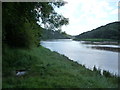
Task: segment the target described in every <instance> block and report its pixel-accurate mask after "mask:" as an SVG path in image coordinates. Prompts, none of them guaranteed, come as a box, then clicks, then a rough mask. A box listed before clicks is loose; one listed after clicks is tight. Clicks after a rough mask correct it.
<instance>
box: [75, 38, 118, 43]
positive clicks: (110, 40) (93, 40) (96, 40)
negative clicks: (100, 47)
mask: <svg viewBox="0 0 120 90" xmlns="http://www.w3.org/2000/svg"><path fill="white" fill-rule="evenodd" d="M74 40H77V41H91V42H104V41H107V42H118V41H119V40H113V39H98V38H94V39H93V38H87V39H77V38H75V39H74Z"/></svg>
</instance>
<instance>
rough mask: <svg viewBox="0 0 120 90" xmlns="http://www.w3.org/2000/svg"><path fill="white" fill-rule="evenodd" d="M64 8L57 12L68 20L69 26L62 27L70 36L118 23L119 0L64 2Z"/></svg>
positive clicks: (67, 0)
mask: <svg viewBox="0 0 120 90" xmlns="http://www.w3.org/2000/svg"><path fill="white" fill-rule="evenodd" d="M64 1H66V2H67V4H65V5H64V6H62V7H60V8H58V9H57V8H56V9H55V10H56V11H57V12H58V13H59V14H61V15H63V16H64V17H66V18H69V24H68V25H67V26H63V27H62V31H65V32H66V33H67V34H70V35H78V34H80V33H83V32H86V31H90V30H92V29H95V28H97V27H100V26H102V25H106V24H108V23H111V22H115V21H118V2H119V0H64Z"/></svg>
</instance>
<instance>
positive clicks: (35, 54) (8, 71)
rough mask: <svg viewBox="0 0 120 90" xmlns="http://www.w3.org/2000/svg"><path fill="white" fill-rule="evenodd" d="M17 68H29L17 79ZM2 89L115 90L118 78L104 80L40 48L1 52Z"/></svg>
mask: <svg viewBox="0 0 120 90" xmlns="http://www.w3.org/2000/svg"><path fill="white" fill-rule="evenodd" d="M16 69H29V71H28V72H27V74H26V75H24V76H21V77H17V76H15V73H14V71H15V70H16ZM2 86H3V88H117V87H118V78H117V77H105V76H102V75H100V74H99V73H98V72H97V71H95V70H94V71H91V70H88V69H86V68H85V67H84V66H83V65H80V64H78V63H77V62H73V61H72V60H69V59H68V58H67V57H66V56H64V55H60V54H58V53H56V52H51V51H50V50H49V49H46V48H44V47H42V46H40V47H39V48H32V49H31V50H29V49H17V48H16V49H15V48H9V47H6V48H5V49H4V50H3V84H2Z"/></svg>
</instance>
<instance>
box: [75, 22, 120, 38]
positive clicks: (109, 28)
mask: <svg viewBox="0 0 120 90" xmlns="http://www.w3.org/2000/svg"><path fill="white" fill-rule="evenodd" d="M119 25H120V22H114V23H109V24H107V25H105V26H101V27H98V28H96V29H93V30H91V31H88V32H84V33H82V34H80V35H78V36H76V38H75V39H99V40H100V39H113V40H120V38H119V36H120V32H119Z"/></svg>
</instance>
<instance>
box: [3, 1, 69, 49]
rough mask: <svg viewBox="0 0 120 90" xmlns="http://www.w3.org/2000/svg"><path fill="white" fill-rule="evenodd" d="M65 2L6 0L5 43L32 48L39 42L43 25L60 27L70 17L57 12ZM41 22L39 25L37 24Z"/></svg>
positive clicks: (4, 7)
mask: <svg viewBox="0 0 120 90" xmlns="http://www.w3.org/2000/svg"><path fill="white" fill-rule="evenodd" d="M64 4H65V3H64V2H55V3H54V2H7V3H6V2H5V3H3V4H2V11H3V13H2V14H3V15H2V16H3V19H2V23H3V26H2V27H3V34H2V39H3V43H6V44H8V45H9V46H12V47H22V48H31V47H33V46H36V45H38V44H39V41H40V37H41V30H42V26H43V25H44V28H46V29H55V30H57V29H59V28H60V27H61V26H62V25H67V24H68V19H67V18H65V17H63V16H62V15H59V14H58V13H56V12H55V10H54V8H55V7H58V8H59V7H60V6H63V5H64ZM37 23H39V25H38V24H37Z"/></svg>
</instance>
